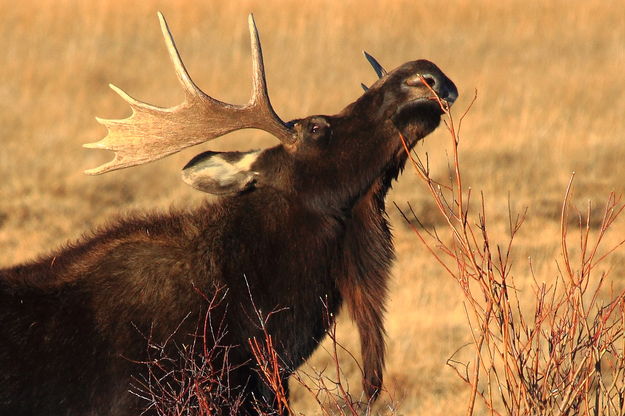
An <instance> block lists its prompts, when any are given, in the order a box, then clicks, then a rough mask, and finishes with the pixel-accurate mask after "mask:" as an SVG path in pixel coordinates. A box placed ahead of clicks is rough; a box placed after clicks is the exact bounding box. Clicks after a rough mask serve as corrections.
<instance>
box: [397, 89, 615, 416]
mask: <svg viewBox="0 0 625 416" xmlns="http://www.w3.org/2000/svg"><path fill="white" fill-rule="evenodd" d="M432 92H433V91H432ZM476 96H477V95H476ZM473 101H475V98H474V100H473ZM439 103H440V102H439ZM440 104H441V108H443V110H444V111H445V113H446V116H447V117H446V120H445V124H446V127H447V130H448V131H449V136H450V138H451V142H452V149H453V152H452V159H453V160H452V162H451V163H450V167H451V172H450V178H451V179H450V180H449V183H446V184H443V183H438V182H436V181H435V180H433V179H432V178H431V176H430V172H429V167H428V165H427V162H424V160H423V159H421V158H419V156H417V155H416V153H414V152H412V153H410V163H411V165H412V167H413V168H414V170H415V171H416V172H417V174H418V176H419V177H420V178H421V180H422V182H423V183H424V184H425V185H426V187H427V189H428V191H429V194H430V196H431V198H432V200H433V201H434V203H435V205H436V206H437V208H438V211H439V213H440V215H442V217H443V218H444V223H445V226H444V227H443V230H442V231H441V230H439V231H437V230H435V229H433V228H426V227H425V226H423V225H422V223H421V222H420V221H419V220H418V218H417V216H416V215H415V213H414V210H412V208H411V207H410V206H409V208H408V209H405V210H401V209H400V211H402V215H403V216H404V218H405V220H406V222H407V223H408V224H410V226H411V228H412V230H413V231H414V233H415V235H416V236H417V238H418V239H419V240H420V241H421V242H422V243H423V244H424V245H425V247H426V248H427V249H428V251H429V252H430V253H431V255H432V257H433V258H434V259H436V261H438V262H439V263H440V265H441V266H442V267H443V268H444V270H445V271H446V273H447V274H448V275H449V276H450V277H451V278H452V279H454V280H455V281H456V282H457V284H458V287H459V288H460V289H461V293H462V296H463V301H464V308H465V313H466V319H467V321H468V324H469V327H470V331H471V339H472V342H471V343H470V344H468V345H467V346H465V347H461V348H460V349H459V350H458V351H457V352H456V353H455V354H454V355H453V356H452V357H451V358H450V359H449V360H448V362H447V364H448V365H449V366H450V367H451V368H452V369H453V370H454V371H455V372H456V373H457V375H458V376H459V377H460V379H461V380H462V381H464V382H465V383H466V385H467V386H468V387H469V391H470V394H469V398H468V405H467V409H466V414H467V415H472V414H475V413H476V412H477V410H476V405H477V404H478V403H481V404H482V405H483V406H485V408H486V411H487V413H488V414H491V415H538V414H539V415H595V416H597V415H623V414H625V336H624V328H625V292H623V291H617V292H616V293H614V290H610V288H609V286H610V284H609V281H608V273H607V272H606V271H605V270H600V268H599V267H598V266H599V265H601V264H602V263H604V262H605V260H606V258H608V257H609V256H610V255H611V254H612V253H613V252H614V250H616V249H617V248H619V247H620V246H621V245H622V244H623V242H624V241H621V242H618V243H616V244H612V245H608V247H607V248H606V247H604V246H605V245H606V240H607V238H606V236H607V234H608V232H609V231H611V226H612V225H613V223H614V221H615V220H616V219H617V217H618V216H619V215H620V214H621V213H622V211H623V208H624V204H623V202H622V200H621V198H620V197H617V196H616V195H615V194H610V196H609V197H608V199H607V202H606V203H605V207H604V209H603V213H602V215H601V221H600V222H599V225H598V227H593V224H592V222H593V220H592V219H593V218H595V217H596V215H594V212H593V210H592V207H591V205H590V203H589V205H588V208H587V210H586V211H585V213H583V214H581V213H579V212H577V213H576V215H577V221H576V222H577V224H578V232H579V235H578V237H577V244H576V245H575V246H574V247H571V246H570V243H571V241H572V239H573V238H572V236H571V235H570V234H569V226H570V223H571V216H572V215H571V211H572V208H571V202H570V201H571V197H570V195H571V190H572V183H573V176H572V177H571V180H570V182H569V185H568V187H567V189H566V193H565V196H564V200H563V203H562V209H561V218H560V224H561V226H560V241H561V243H560V246H561V248H560V257H559V258H558V259H556V262H557V270H558V273H557V276H556V277H555V278H554V279H549V278H548V277H547V276H545V277H543V278H542V279H541V278H539V277H538V276H536V275H535V274H534V272H533V269H532V268H531V267H532V264H531V259H530V262H529V267H530V270H531V275H532V282H531V283H529V284H528V286H529V287H524V288H519V287H517V286H516V285H515V279H514V274H513V268H512V261H511V258H512V252H513V249H514V244H513V243H514V239H515V235H516V234H517V232H518V231H519V229H520V227H521V226H522V224H523V222H524V220H525V212H522V213H520V214H513V213H512V212H511V209H510V208H509V209H508V217H509V224H508V237H507V240H505V241H503V242H502V243H500V242H496V241H493V240H492V239H491V238H490V237H489V227H488V222H487V215H486V212H485V208H484V207H485V202H484V195H483V194H481V195H480V197H479V202H478V206H479V208H478V209H477V210H474V209H471V207H470V202H471V198H472V192H471V189H470V188H469V189H465V187H463V183H462V174H461V164H460V161H459V154H458V145H459V143H460V127H461V124H462V120H463V119H464V117H465V116H466V114H467V112H468V111H469V109H470V107H471V105H472V103H471V105H469V108H468V109H467V111H465V113H464V114H463V115H462V117H460V119H459V122H458V123H456V122H455V121H454V118H453V116H452V114H451V112H450V111H449V110H448V109H447V108H446V107H445V106H444V104H445V103H440ZM402 140H403V138H402ZM404 143H405V142H404ZM406 151H408V149H407V148H406ZM513 196H514V195H512V197H513ZM509 206H510V204H509ZM528 293H529V294H531V296H529V297H528V296H527V295H526V294H528ZM460 356H462V358H459V357H460ZM478 414H482V412H478Z"/></svg>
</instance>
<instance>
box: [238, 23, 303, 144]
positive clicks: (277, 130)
mask: <svg viewBox="0 0 625 416" xmlns="http://www.w3.org/2000/svg"><path fill="white" fill-rule="evenodd" d="M247 23H248V27H249V30H250V45H251V49H252V97H251V98H250V101H249V103H248V105H249V106H250V107H252V108H255V109H256V110H257V111H259V112H260V113H261V114H262V115H263V118H262V120H261V121H263V122H268V125H266V127H263V128H264V129H265V130H266V131H269V132H270V133H272V134H273V135H275V136H276V137H278V139H280V140H281V141H282V142H283V143H286V144H291V143H293V142H294V138H293V134H292V133H291V131H289V130H288V129H286V128H285V124H284V122H283V121H282V120H281V119H280V117H279V116H278V115H277V114H276V112H275V111H274V110H273V107H272V105H271V100H270V99H269V92H268V90H267V78H266V77H265V63H264V61H263V49H262V47H261V46H260V36H259V35H258V29H257V28H256V22H255V21H254V15H253V14H252V13H250V14H249V15H248V17H247Z"/></svg>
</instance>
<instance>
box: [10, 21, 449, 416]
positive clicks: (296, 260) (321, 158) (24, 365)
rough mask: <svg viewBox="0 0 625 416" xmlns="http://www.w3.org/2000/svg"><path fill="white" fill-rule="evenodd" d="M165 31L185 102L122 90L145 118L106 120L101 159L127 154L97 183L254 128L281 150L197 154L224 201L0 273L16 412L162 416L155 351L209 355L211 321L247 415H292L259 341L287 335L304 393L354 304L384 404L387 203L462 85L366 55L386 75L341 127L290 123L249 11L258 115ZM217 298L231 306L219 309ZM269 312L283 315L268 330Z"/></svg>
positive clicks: (389, 248) (133, 222) (135, 114)
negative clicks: (330, 329)
mask: <svg viewBox="0 0 625 416" xmlns="http://www.w3.org/2000/svg"><path fill="white" fill-rule="evenodd" d="M159 19H160V24H161V29H162V31H163V35H164V38H165V43H166V46H167V50H168V53H169V55H170V58H171V59H172V61H173V64H174V67H175V71H176V74H177V77H178V79H179V81H180V83H181V85H182V87H183V88H184V92H185V100H184V102H183V103H182V104H179V105H177V106H174V107H171V108H160V107H155V106H152V105H150V104H147V103H144V102H141V101H138V100H135V99H134V98H131V97H130V96H129V95H127V94H126V93H125V92H123V91H122V90H120V89H118V88H117V87H115V86H113V85H111V88H113V89H114V90H115V91H116V92H117V93H118V94H119V95H120V96H121V97H122V98H123V99H124V100H125V101H126V102H127V103H128V104H129V105H130V107H131V109H132V114H131V115H130V116H129V117H128V118H126V119H123V120H102V119H98V121H100V122H101V123H102V124H104V125H105V126H106V128H107V129H108V134H107V136H106V137H105V138H103V139H102V140H100V141H99V142H96V143H91V144H87V145H85V146H86V147H89V148H96V149H108V150H112V151H114V152H115V156H114V159H113V160H112V161H110V162H108V163H106V164H104V165H102V166H100V167H98V168H96V169H92V170H89V171H86V173H88V174H101V173H105V172H109V171H112V170H115V169H121V168H127V167H131V166H135V165H139V164H143V163H148V162H151V161H154V160H157V159H160V158H163V157H165V156H168V155H171V154H173V153H175V152H178V151H180V150H182V149H184V148H186V147H189V146H193V145H197V144H200V143H204V142H206V141H208V140H211V139H213V138H216V137H219V136H222V135H225V134H226V133H228V132H232V131H234V130H239V129H246V128H255V129H261V130H264V131H266V132H268V133H270V134H272V135H273V136H275V137H276V138H277V139H279V140H280V142H281V144H279V145H277V146H275V147H271V148H267V149H261V150H250V151H239V152H210V151H207V152H204V153H201V154H199V155H198V156H196V157H194V158H193V159H192V160H191V161H190V162H189V163H188V164H187V165H186V166H185V167H184V168H183V170H182V179H183V180H184V181H185V182H186V183H187V184H189V185H191V186H192V187H193V188H195V189H197V190H199V191H202V192H206V193H209V194H214V195H218V196H219V197H218V198H213V200H212V202H209V201H206V202H204V203H202V204H201V205H200V206H197V207H190V208H187V209H180V210H178V211H172V212H169V213H160V214H159V213H150V214H142V215H140V214H135V215H132V216H130V217H128V218H125V219H122V220H117V221H115V222H113V223H111V224H109V225H108V226H106V227H103V228H102V229H99V230H97V231H94V232H93V233H91V234H90V236H87V237H83V239H82V240H81V241H80V242H77V243H74V244H71V245H67V246H65V247H64V248H61V249H59V250H58V251H56V252H55V253H53V254H51V255H48V256H46V257H43V258H40V259H38V260H36V261H32V262H28V263H25V264H20V265H16V266H13V267H10V268H7V269H3V270H0V414H3V415H5V414H6V415H9V414H10V415H13V416H20V415H24V416H25V415H34V414H38V415H44V414H45V415H109V416H127V415H138V414H152V413H150V412H154V409H150V408H149V406H147V404H146V403H145V401H144V399H142V398H141V397H138V396H139V395H133V394H131V392H130V391H129V390H131V387H130V386H131V385H132V383H133V382H136V380H141V379H145V377H146V375H145V372H146V371H148V370H147V369H146V364H145V363H146V362H147V361H148V360H149V356H148V352H147V350H148V348H149V345H148V343H153V344H155V345H172V346H174V347H172V348H175V349H176V350H177V351H179V350H181V349H184V347H185V346H189V345H192V344H194V343H197V342H198V330H197V329H198V325H199V326H201V324H202V323H204V324H205V323H206V322H207V321H210V322H211V323H213V324H215V325H218V326H219V327H220V328H222V329H223V331H222V332H221V335H220V336H219V337H218V339H216V338H215V337H211V336H208V335H207V334H206V331H204V332H203V333H202V331H200V333H199V336H203V337H202V341H201V342H203V343H204V344H210V343H213V344H215V343H219V344H220V345H227V346H229V349H228V354H227V360H228V362H229V365H230V368H231V369H232V371H230V372H229V374H228V375H227V377H228V379H227V380H224V382H227V385H228V386H229V388H230V389H232V390H233V391H236V392H237V395H238V396H237V397H238V398H239V403H240V404H241V407H240V408H238V410H237V412H239V413H240V414H254V413H255V412H257V409H258V406H257V404H255V403H258V401H259V400H260V401H261V402H262V403H265V404H266V405H267V406H269V408H271V407H272V406H276V403H275V400H276V393H275V391H273V390H272V389H271V388H270V387H269V386H267V385H266V383H265V382H264V381H263V378H262V377H261V376H260V374H259V372H258V368H257V367H258V363H257V362H256V361H255V360H254V355H253V352H252V350H251V345H250V343H249V342H248V340H250V339H255V338H263V334H264V333H267V334H269V335H270V336H271V339H272V340H273V346H274V347H275V353H276V354H277V356H278V357H279V358H280V362H281V363H282V364H283V367H284V371H283V374H282V375H281V377H282V378H283V380H282V381H283V385H284V388H285V389H286V394H287V395H288V386H287V381H288V378H289V376H290V375H291V374H292V372H293V371H294V370H295V369H297V368H298V366H300V365H301V364H302V363H303V362H304V361H305V360H306V359H307V358H308V357H310V355H311V354H312V353H313V351H314V350H315V348H316V347H317V346H318V345H319V343H320V342H321V341H322V339H323V338H324V335H325V333H326V330H327V325H328V323H327V319H326V317H327V316H330V317H334V316H335V315H336V313H338V311H339V308H340V307H341V305H342V304H345V305H346V307H347V309H348V310H349V312H350V315H351V318H352V319H353V320H354V322H355V323H356V325H357V328H358V331H359V336H360V343H361V350H362V362H363V386H364V390H365V392H366V394H367V395H368V397H370V398H371V399H372V400H373V399H375V398H376V396H377V395H378V393H379V391H380V389H381V387H382V379H383V374H382V373H383V368H384V355H385V340H384V338H385V331H384V323H383V315H384V311H385V299H386V297H387V284H388V280H389V274H390V267H391V264H392V262H393V260H394V249H393V242H392V235H391V231H390V228H389V223H388V219H387V215H386V212H385V197H386V194H387V191H388V190H389V188H390V187H391V184H392V181H393V180H395V179H397V177H398V175H399V174H400V172H401V171H402V169H403V167H404V164H405V162H406V160H407V152H406V150H407V149H412V147H413V146H414V145H415V143H417V141H419V140H421V139H422V138H424V137H425V136H427V135H428V134H429V133H430V132H432V131H433V130H434V129H435V128H436V127H437V126H438V125H439V123H440V120H441V116H442V115H443V114H444V112H445V111H446V107H447V106H451V105H452V104H453V103H454V101H455V100H456V98H457V96H458V92H457V89H456V86H455V85H454V83H453V82H452V81H451V80H450V79H449V78H447V76H445V74H443V72H442V71H441V70H440V69H439V68H438V67H437V66H435V65H434V64H433V63H431V62H429V61H427V60H416V61H411V62H407V63H405V64H403V65H401V66H399V67H397V68H396V69H394V70H392V71H390V72H387V71H386V70H384V68H383V67H382V66H381V65H380V64H379V63H377V61H375V59H374V58H372V57H370V56H369V55H367V57H368V59H369V61H370V62H371V63H372V65H373V66H374V69H375V70H376V72H377V74H378V76H379V79H378V80H377V81H376V82H375V83H374V84H373V85H371V86H370V87H368V88H367V87H365V86H363V87H364V89H365V92H364V93H363V94H362V95H361V96H360V97H359V98H358V99H357V100H356V101H354V102H353V103H351V104H349V105H348V106H346V107H345V108H344V109H343V110H341V111H340V112H339V113H338V114H336V115H313V116H309V117H304V118H301V119H296V120H292V121H289V122H283V121H282V120H281V119H280V118H279V117H278V116H277V115H276V113H275V112H274V110H273V108H272V106H271V103H270V100H269V96H268V92H267V85H266V80H265V70H264V66H263V58H262V51H261V45H260V40H259V36H258V32H257V29H256V25H255V23H254V20H253V17H252V16H251V15H250V17H249V27H250V37H251V44H252V61H253V92H252V97H251V99H250V101H249V102H248V103H247V104H246V105H232V104H228V103H224V102H221V101H218V100H216V99H214V98H212V97H210V96H208V95H206V94H205V93H204V92H202V91H201V90H200V89H199V88H198V87H197V86H196V84H195V83H194V82H193V81H192V80H191V78H190V76H189V74H188V72H187V70H186V69H185V66H184V64H183V62H182V60H181V58H180V55H179V53H178V50H177V49H176V46H175V44H174V41H173V38H172V36H171V33H170V31H169V28H168V26H167V23H166V21H165V20H164V18H163V16H162V15H161V14H160V13H159ZM218 291H219V293H220V295H219V302H218V305H212V306H209V305H208V303H209V302H208V301H207V299H211V298H214V295H215V294H216V293H217V292H218ZM258 311H263V312H265V313H268V312H270V311H276V313H273V314H272V315H271V317H270V319H266V321H265V322H266V325H263V326H262V328H261V325H259V324H258V320H257V319H255V317H256V316H258ZM208 313H210V315H211V316H210V317H209V318H207V314H208ZM209 331H210V329H209ZM146 334H149V337H148V335H146ZM148 338H149V339H148ZM209 346H210V345H209ZM213 346H214V345H213ZM200 355H201V354H200ZM224 360H225V358H224ZM222 364H223V363H222ZM222 364H220V365H222ZM224 377H226V376H224ZM287 397H288V396H287ZM146 407H148V408H147V409H146ZM232 409H233V408H232V407H227V405H224V407H222V408H221V409H220V410H219V412H221V413H222V414H228V413H232V412H234V410H232ZM142 412H143V413H142ZM216 413H218V412H217V411H216Z"/></svg>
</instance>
